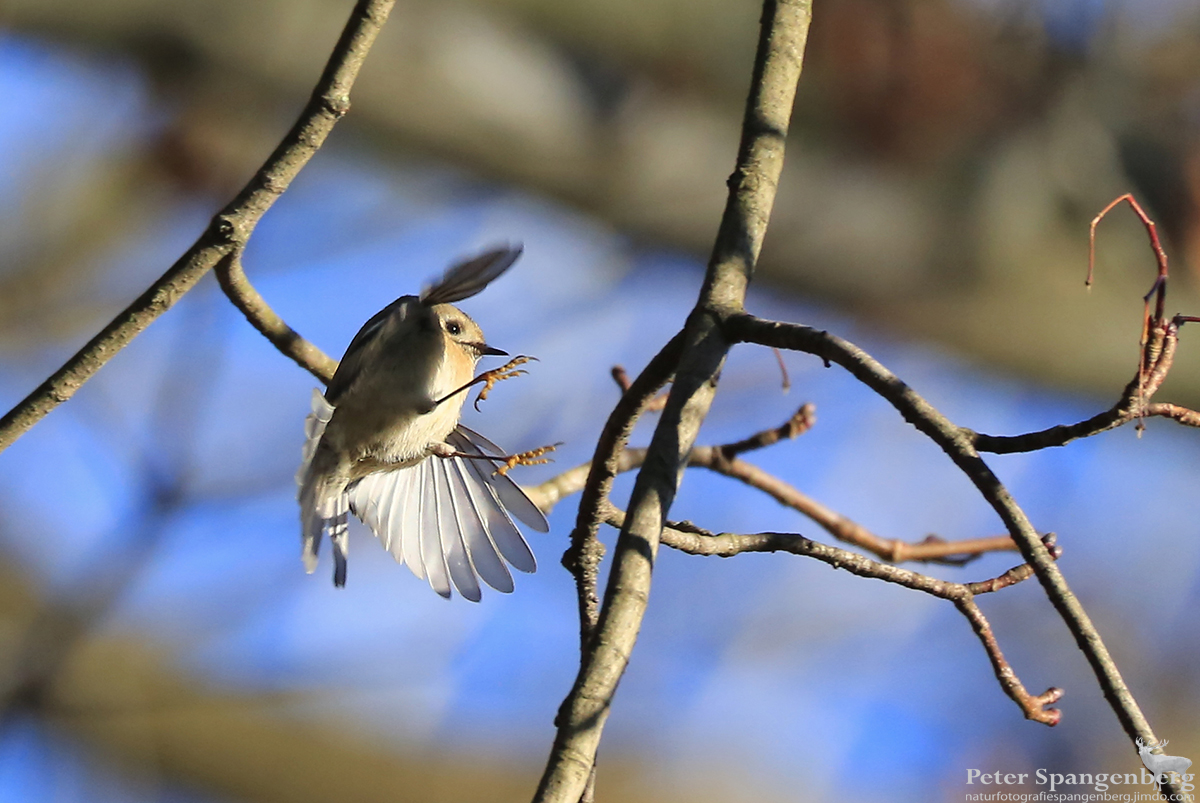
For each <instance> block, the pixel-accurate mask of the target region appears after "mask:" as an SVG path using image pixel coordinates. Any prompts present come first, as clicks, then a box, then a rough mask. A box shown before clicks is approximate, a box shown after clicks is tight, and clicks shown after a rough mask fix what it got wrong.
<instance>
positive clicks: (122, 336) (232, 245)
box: [0, 0, 395, 451]
mask: <svg viewBox="0 0 1200 803" xmlns="http://www.w3.org/2000/svg"><path fill="white" fill-rule="evenodd" d="M394 2H395V0H358V2H357V3H356V4H355V6H354V10H353V12H351V14H350V19H349V21H348V22H347V23H346V27H345V29H344V30H343V31H342V35H341V38H340V39H338V42H337V45H336V46H335V47H334V49H333V53H332V54H331V55H330V57H329V61H328V63H327V64H326V65H325V70H324V72H323V73H322V75H321V78H320V80H319V81H318V82H317V85H316V88H315V89H314V90H313V94H312V99H311V100H309V102H308V104H307V105H306V106H305V107H304V110H303V111H302V112H301V113H300V117H299V118H298V119H297V120H296V122H295V124H294V125H293V126H292V128H291V130H290V131H288V133H287V135H286V136H285V137H284V138H283V140H282V141H281V142H280V143H279V146H278V147H277V148H276V149H275V151H274V152H273V153H272V154H271V155H270V156H269V157H268V158H267V161H266V162H265V163H264V164H263V166H262V168H261V169H260V170H259V171H258V172H257V173H255V174H254V177H253V178H251V179H250V182H249V183H248V184H247V185H246V186H245V187H244V188H243V189H242V191H241V192H240V193H238V195H237V197H235V198H234V199H233V200H232V201H230V203H229V204H228V205H227V206H226V207H225V208H224V209H222V210H221V211H220V212H219V213H218V214H217V215H216V216H215V217H214V218H213V219H212V222H211V223H210V224H209V226H208V228H207V229H206V230H205V232H204V234H202V235H201V236H200V239H198V240H197V241H196V242H195V243H194V244H193V245H192V247H191V248H189V249H188V250H187V252H186V253H184V255H183V256H181V257H180V258H179V260H178V261H177V262H176V263H175V264H174V265H172V266H171V268H170V270H168V271H167V272H166V273H164V274H163V275H162V276H161V277H160V278H159V279H158V280H157V281H155V282H154V284H152V285H151V286H150V287H149V288H148V289H147V290H146V291H145V292H144V293H142V295H141V296H139V297H138V298H137V299H136V300H135V301H134V302H133V303H132V304H130V305H129V306H128V307H126V308H125V309H124V310H123V311H122V312H121V313H120V314H119V315H117V317H115V318H114V319H113V320H112V321H111V322H109V324H108V325H107V326H105V327H104V329H103V330H101V332H100V333H99V334H98V335H96V336H95V337H94V338H92V339H91V340H90V341H89V342H88V344H87V345H85V346H84V347H83V348H82V349H80V350H79V351H78V352H77V353H76V354H75V356H73V357H71V359H69V360H67V362H66V363H65V364H64V365H63V366H62V367H61V368H59V369H58V370H57V371H55V372H54V374H53V375H51V376H50V378H48V379H47V380H46V381H45V382H43V383H42V384H41V385H40V386H39V387H38V388H37V389H36V390H34V391H33V392H32V393H30V394H29V395H28V396H27V397H25V399H24V400H23V401H22V402H21V403H20V404H18V405H17V406H16V407H14V408H13V409H12V410H10V411H9V412H8V413H7V414H6V415H5V416H4V418H2V419H0V451H3V450H4V449H7V448H8V447H9V446H11V445H12V444H13V443H14V442H15V441H16V440H17V438H19V437H21V435H23V434H25V432H27V431H28V430H29V429H30V427H32V426H33V425H34V424H36V423H37V422H38V421H40V420H42V418H44V417H45V416H46V414H47V413H49V412H50V411H51V410H53V409H54V408H55V407H57V406H58V405H60V404H62V403H63V402H65V401H67V400H68V399H70V398H71V397H72V396H73V395H74V394H75V392H76V391H77V390H79V388H80V387H82V386H83V384H84V383H85V382H87V381H88V380H89V379H91V378H92V376H93V375H94V374H95V373H96V372H97V371H98V370H100V368H101V367H102V366H103V365H104V364H105V363H107V362H108V361H109V360H110V359H112V357H113V356H114V355H115V354H116V353H117V352H119V351H120V350H121V349H123V348H125V346H127V345H129V343H130V342H131V341H132V340H133V339H134V338H135V337H137V336H138V335H139V334H141V333H142V331H144V330H145V329H146V327H147V326H149V325H150V324H151V323H152V322H153V321H154V320H155V319H156V318H157V317H158V316H159V315H162V314H163V313H164V312H166V311H167V310H168V309H170V308H171V307H172V306H174V304H175V303H176V302H177V301H179V299H180V298H182V297H183V296H184V294H185V293H187V292H188V291H189V290H191V289H192V287H194V286H195V285H196V282H198V281H199V280H200V277H201V276H203V275H204V274H205V273H207V272H208V271H209V270H212V269H213V268H215V267H217V266H218V265H220V264H221V263H222V262H228V261H230V260H234V259H236V258H237V256H238V254H239V252H240V251H241V249H242V248H243V247H244V246H245V244H246V242H247V241H248V240H249V238H250V235H251V234H252V233H253V232H254V228H255V226H257V225H258V221H259V220H260V219H261V218H262V216H263V215H264V214H265V213H266V211H267V210H268V209H270V208H271V205H272V204H274V203H275V201H276V199H278V198H279V196H280V195H282V194H283V192H284V190H286V189H287V188H288V186H289V185H290V184H291V183H292V180H293V179H295V177H296V175H297V174H298V173H299V172H300V170H301V169H302V168H303V167H304V166H305V165H306V164H308V161H309V159H311V158H312V156H313V154H315V153H316V152H317V150H318V149H319V148H320V147H321V145H322V144H323V143H324V142H325V138H326V137H327V136H328V135H329V132H330V131H331V130H332V129H333V126H334V124H335V123H337V121H338V120H339V119H341V117H342V116H343V115H344V114H345V113H346V111H347V110H348V109H349V108H350V88H351V86H353V84H354V80H355V78H357V77H358V71H359V68H361V67H362V63H363V59H364V58H366V55H367V52H368V51H369V50H370V49H371V45H372V44H373V43H374V41H375V37H376V35H377V34H378V33H379V29H380V28H381V27H382V26H383V24H384V22H385V21H386V20H387V16H388V13H389V12H390V11H391V8H392V5H393V3H394ZM227 269H228V270H230V271H231V272H232V271H233V268H232V267H231V266H230V267H229V268H227ZM231 275H232V274H231ZM247 286H248V283H247ZM264 306H265V305H264ZM239 308H242V309H243V311H246V308H244V307H242V306H241V305H239ZM248 314H249V313H248ZM252 320H253V319H252ZM280 323H282V322H280ZM256 326H258V324H256ZM259 328H260V331H262V327H259ZM264 334H266V332H264ZM272 342H275V341H274V340H272ZM277 345H278V343H277ZM284 353H287V354H288V355H289V356H293V358H294V359H296V357H295V356H294V355H293V354H292V353H290V352H288V351H285V352H284ZM302 364H303V363H302ZM316 364H317V363H314V365H316ZM306 367H308V366H306ZM309 370H314V369H313V368H311V367H310V368H309ZM315 372H316V371H315V370H314V373H315Z"/></svg>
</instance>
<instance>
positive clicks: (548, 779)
mask: <svg viewBox="0 0 1200 803" xmlns="http://www.w3.org/2000/svg"><path fill="white" fill-rule="evenodd" d="M811 11H812V9H811V4H810V2H808V0H779V1H778V2H776V0H767V2H765V3H764V6H763V14H762V31H761V35H760V38H759V45H758V51H757V54H756V56H755V66H754V74H753V77H752V79H751V87H750V95H749V98H748V100H747V103H746V114H745V118H744V120H743V123H742V141H741V146H740V148H739V151H738V159H737V166H736V168H735V170H734V173H733V175H732V176H731V177H730V179H729V182H728V183H729V198H728V201H727V203H726V207H725V213H724V215H723V217H722V220H721V225H720V227H719V229H718V232H717V237H716V242H715V243H714V246H713V253H712V256H711V257H710V259H709V264H708V271H707V273H706V275H705V279H704V285H703V288H702V289H701V292H700V298H699V300H698V301H697V303H696V306H695V308H694V309H693V311H692V314H691V315H690V316H689V317H688V321H687V325H686V326H685V327H684V331H683V348H682V353H681V355H680V358H679V364H678V369H677V370H676V372H675V380H674V382H673V384H672V386H671V392H670V395H669V396H668V398H667V405H666V407H665V408H664V410H663V413H662V417H661V418H660V420H659V422H658V426H657V427H656V429H655V432H654V436H653V438H652V439H651V441H650V451H649V457H648V458H647V460H646V464H645V466H643V468H642V470H641V471H639V472H638V478H637V480H636V482H635V484H634V490H633V496H632V499H631V501H630V506H629V507H630V513H629V516H628V518H627V520H626V522H625V526H624V527H623V528H622V530H621V534H620V536H619V537H618V539H617V545H616V550H615V555H614V556H613V563H612V571H611V574H610V575H609V582H608V586H607V590H606V593H605V598H604V605H603V608H602V609H601V611H600V618H599V621H598V624H597V626H596V629H595V632H594V634H593V636H592V638H591V640H590V642H589V644H588V648H587V649H586V650H585V651H584V654H583V656H582V660H581V662H580V668H579V674H578V676H577V677H576V680H575V684H574V686H573V687H572V689H571V692H570V694H568V695H567V698H566V699H565V700H564V701H563V704H562V706H561V708H560V709H559V716H558V718H557V724H558V731H557V734H556V736H555V740H554V746H553V748H552V749H551V752H550V757H549V760H548V761H547V766H546V771H545V773H544V774H543V776H542V779H541V783H540V784H539V785H538V790H537V794H536V795H535V797H534V800H535V801H537V803H547V802H548V801H556V802H557V803H575V802H576V801H578V800H579V799H580V796H581V795H582V794H583V792H584V789H585V787H586V786H587V784H588V777H589V775H590V774H591V771H592V767H593V765H594V762H595V758H596V750H597V748H598V747H599V743H600V735H601V732H602V730H603V728H604V723H605V721H606V720H607V718H608V712H609V709H610V706H611V703H612V699H613V695H614V694H615V692H616V688H617V683H618V681H619V680H620V678H621V675H622V674H623V673H624V671H625V667H626V666H627V665H628V661H629V655H630V653H631V652H632V650H633V645H634V642H635V641H636V640H637V634H638V631H639V629H640V627H641V622H642V617H643V615H644V614H645V610H646V602H647V599H648V595H649V592H650V577H651V572H652V569H653V565H654V558H655V555H656V553H657V549H658V540H659V534H660V533H661V532H662V527H663V521H664V519H665V517H666V514H667V511H668V509H669V508H670V506H671V502H672V500H673V499H674V496H675V492H676V489H677V486H678V483H679V480H680V473H681V470H682V468H683V467H684V465H685V463H686V460H687V454H688V452H689V451H690V450H691V447H692V444H693V442H694V440H695V437H696V433H697V431H698V430H699V427H700V424H701V422H702V421H703V420H704V418H705V415H706V414H707V412H708V409H709V406H710V404H711V402H712V398H713V395H714V393H715V392H716V382H717V376H718V374H719V373H720V369H721V366H722V365H723V364H724V360H725V355H726V353H727V352H728V350H729V346H730V343H729V341H728V339H727V338H726V336H725V334H724V331H723V326H722V324H721V322H722V320H723V319H725V318H727V317H728V316H730V315H734V314H737V313H738V312H740V311H741V310H742V309H743V302H744V299H745V295H746V287H747V285H748V284H749V282H750V278H751V276H752V274H753V272H754V266H755V263H756V262H757V260H758V253H759V250H760V249H761V247H762V240H763V235H764V234H765V233H766V227H767V221H768V219H769V217H770V213H771V207H772V205H773V203H774V200H775V188H776V186H777V185H778V182H779V176H780V173H781V172H782V168H783V151H784V141H785V138H786V136H787V128H788V122H789V119H790V117H791V113H792V101H793V98H794V97H795V92H796V83H797V81H798V80H799V77H800V65H801V61H802V57H803V53H804V45H805V41H806V39H807V36H808V26H809V21H810V20H811ZM580 523H581V524H582V525H584V526H585V527H586V526H588V525H590V522H588V521H587V520H585V519H581V521H580ZM577 529H579V528H578V527H577Z"/></svg>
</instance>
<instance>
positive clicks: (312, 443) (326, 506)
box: [296, 246, 549, 602]
mask: <svg viewBox="0 0 1200 803" xmlns="http://www.w3.org/2000/svg"><path fill="white" fill-rule="evenodd" d="M520 255H521V248H520V247H519V246H518V247H516V248H498V249H495V250H492V251H488V252H486V253H484V254H480V255H479V256H477V257H475V258H473V259H469V260H467V261H464V262H461V263H459V264H457V265H455V266H453V267H451V268H450V269H449V270H447V271H446V273H445V275H444V276H443V277H442V279H441V281H439V282H438V283H437V284H435V285H433V286H432V287H429V288H427V289H426V290H425V291H424V292H422V293H421V295H420V296H401V297H400V298H398V299H396V300H395V301H393V302H392V303H391V304H389V305H388V306H386V307H384V308H383V309H382V310H380V311H379V312H378V313H377V314H376V315H375V316H374V317H372V318H371V319H370V320H369V321H367V322H366V324H364V325H363V327H362V329H360V330H359V331H358V334H357V335H355V336H354V339H353V340H352V341H350V346H349V347H348V348H347V349H346V354H345V356H343V357H342V361H341V363H340V364H339V365H338V368H337V371H336V372H335V373H334V375H333V379H332V380H330V382H329V386H328V387H327V388H326V390H325V393H324V394H322V393H321V392H320V391H319V390H314V391H313V399H312V413H311V414H310V415H309V416H308V419H307V420H306V421H305V436H306V437H307V441H306V442H305V444H304V457H303V461H302V463H301V465H300V470H299V471H298V472H297V474H296V482H297V484H298V485H299V486H300V490H299V494H298V497H299V500H300V523H301V541H302V557H303V559H304V566H305V569H306V570H307V571H308V572H309V573H310V574H311V573H312V572H313V571H314V570H315V569H316V566H317V550H318V547H319V546H320V543H321V536H322V534H325V533H328V535H329V540H330V544H331V545H332V548H333V560H334V573H333V582H334V585H336V586H343V585H345V583H346V550H347V529H348V528H347V514H348V513H354V515H355V516H357V517H358V518H359V519H360V520H362V522H363V523H364V524H366V525H367V526H368V527H369V528H370V529H371V531H372V532H373V533H374V534H375V536H376V537H377V538H378V539H379V540H380V541H381V542H382V543H383V546H384V548H385V549H387V550H388V551H390V552H391V553H392V555H394V556H395V558H396V560H397V561H398V562H400V563H406V564H408V567H409V569H411V570H412V572H413V574H415V575H416V576H417V577H420V578H426V579H428V581H429V585H430V586H431V587H432V588H433V590H434V591H436V592H437V593H438V594H440V595H441V596H443V597H449V596H450V586H451V583H453V585H454V587H455V588H457V589H458V591H459V593H460V594H462V595H463V597H465V598H467V599H469V600H471V601H473V602H478V601H479V599H480V597H481V596H482V594H481V590H480V586H479V578H482V579H483V580H484V581H485V582H486V583H487V584H488V585H490V586H491V587H492V588H495V589H496V590H498V591H502V592H505V593H508V592H510V591H512V590H513V579H512V575H511V574H510V573H509V571H508V568H507V567H506V566H505V561H507V562H508V563H510V564H511V565H512V566H513V567H515V568H517V569H519V570H521V571H523V572H532V571H534V570H535V569H536V568H537V563H536V561H535V560H534V557H533V552H532V551H531V550H530V549H529V545H528V544H527V543H526V542H525V539H524V538H523V537H522V536H521V533H520V531H519V530H518V529H517V527H516V525H515V524H514V523H513V520H512V517H513V516H515V517H516V518H517V519H520V520H521V521H522V522H524V523H525V524H526V525H528V526H529V527H532V528H533V529H535V530H537V531H539V532H547V531H548V530H549V525H548V524H547V523H546V517H545V516H544V515H542V512H541V510H539V509H538V507H537V505H535V504H534V503H533V502H532V501H530V499H529V497H527V496H526V495H525V493H524V492H523V491H522V490H521V489H520V487H518V486H517V485H516V483H514V482H513V481H512V480H511V479H509V478H508V476H507V475H506V473H505V470H506V469H507V468H508V467H509V466H511V465H514V464H516V463H517V462H518V458H519V457H520V456H509V455H506V454H505V453H504V452H503V450H501V449H500V448H499V447H498V446H496V444H494V443H492V442H491V441H490V440H488V439H487V438H485V437H483V436H482V435H480V434H479V433H477V432H473V431H472V430H470V429H467V428H466V427H464V426H462V425H461V424H459V423H458V419H459V415H460V414H461V412H462V406H463V401H464V400H465V399H466V396H467V392H466V391H467V389H468V388H469V387H470V386H471V385H473V384H475V383H477V382H480V381H486V382H487V387H488V388H490V387H491V384H492V383H493V382H494V381H495V380H497V379H504V378H507V377H509V376H514V375H516V373H518V372H516V371H511V370H508V369H509V368H511V366H513V365H514V364H516V363H518V361H519V360H523V359H524V358H517V359H516V360H513V361H512V362H510V363H509V365H508V366H505V367H504V368H501V369H497V370H496V371H490V372H486V373H485V374H483V375H481V376H480V377H478V378H473V375H474V373H475V366H476V363H478V361H479V358H480V357H483V356H485V355H495V356H508V355H507V354H506V353H505V352H503V351H501V350H499V349H496V348H492V347H491V346H489V345H488V344H487V343H486V342H485V341H484V338H483V332H482V330H480V328H479V325H478V324H476V323H475V321H473V320H471V318H470V317H469V316H467V314H466V313H464V312H463V311H462V310H460V309H458V308H457V307H454V306H452V302H456V301H461V300H463V299H465V298H470V297H471V296H473V295H476V294H477V293H479V292H480V291H482V290H483V289H484V288H485V287H487V285H488V284H489V283H490V282H492V281H493V280H494V279H496V278H497V277H499V276H500V275H501V274H502V273H504V271H506V270H508V268H509V267H510V266H511V265H512V264H513V263H514V262H515V261H516V260H517V257H519V256H520ZM520 373H523V372H520ZM485 392H486V390H485ZM539 453H540V450H539ZM492 461H495V462H499V463H502V464H505V465H504V466H503V468H502V469H501V470H498V471H497V470H495V467H494V466H493V464H492ZM502 558H503V560H502Z"/></svg>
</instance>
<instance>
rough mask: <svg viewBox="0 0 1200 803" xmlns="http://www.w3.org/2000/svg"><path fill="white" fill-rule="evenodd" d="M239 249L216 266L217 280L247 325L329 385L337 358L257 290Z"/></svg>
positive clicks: (335, 368)
mask: <svg viewBox="0 0 1200 803" xmlns="http://www.w3.org/2000/svg"><path fill="white" fill-rule="evenodd" d="M241 252H242V249H241V248H238V249H236V250H235V251H234V252H233V253H232V254H230V255H229V256H228V257H226V258H225V259H223V260H221V261H220V262H219V263H218V264H217V267H216V271H215V273H216V275H217V281H218V282H219V283H220V285H221V289H222V290H224V291H225V295H226V296H228V297H229V300H230V301H231V302H233V305H234V306H235V307H237V308H238V309H239V310H241V311H242V314H243V315H245V316H246V320H247V321H249V322H250V325H251V326H253V327H254V328H255V329H257V330H258V331H259V332H261V333H262V336H263V337H265V338H266V339H267V340H269V341H271V343H272V344H274V346H275V348H277V349H279V351H280V352H281V353H282V354H284V355H285V356H287V357H290V358H291V359H292V360H293V361H294V362H295V363H296V364H297V365H299V366H300V367H301V368H303V369H304V370H306V371H308V372H309V373H310V374H312V375H313V376H315V377H316V378H317V379H319V380H321V382H322V383H323V384H326V385H328V384H329V380H330V379H332V378H333V372H334V371H336V370H337V365H338V364H337V360H335V359H333V358H332V357H330V356H329V355H328V354H326V353H325V352H323V351H321V349H319V348H317V346H316V345H314V344H313V343H311V342H310V341H308V340H305V339H304V337H303V336H301V335H300V333H299V332H297V331H296V330H295V329H293V328H292V327H290V326H288V325H287V323H286V322H285V321H284V320H283V318H281V317H279V314H278V313H276V312H275V310H273V309H271V305H270V304H268V303H267V302H266V300H265V299H264V298H263V297H262V296H261V295H260V294H259V292H258V290H256V289H255V288H254V285H252V284H250V280H249V279H248V278H246V271H245V270H244V269H243V268H242V254H241Z"/></svg>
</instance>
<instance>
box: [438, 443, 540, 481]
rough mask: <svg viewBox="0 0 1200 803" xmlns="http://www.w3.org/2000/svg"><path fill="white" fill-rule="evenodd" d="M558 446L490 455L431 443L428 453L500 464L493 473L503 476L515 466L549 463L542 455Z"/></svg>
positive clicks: (445, 444)
mask: <svg viewBox="0 0 1200 803" xmlns="http://www.w3.org/2000/svg"><path fill="white" fill-rule="evenodd" d="M559 446H562V441H559V442H558V443H552V444H550V445H549V446H539V447H538V448H536V449H530V450H529V451H528V452H517V453H516V454H497V455H490V454H471V453H468V452H460V451H457V450H456V449H454V448H453V447H452V446H450V444H448V443H431V444H430V445H429V453H430V454H431V455H433V456H434V457H462V458H465V459H468V460H491V461H492V462H494V463H499V464H500V465H498V466H496V470H495V472H494V473H495V474H500V475H501V476H503V475H505V474H507V473H508V470H509V469H511V468H516V467H517V466H538V465H541V464H543V463H549V462H550V458H548V457H542V455H544V454H548V453H550V452H553V451H554V450H555V449H557V448H558V447H559Z"/></svg>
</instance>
